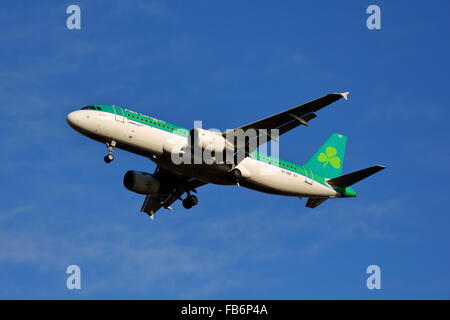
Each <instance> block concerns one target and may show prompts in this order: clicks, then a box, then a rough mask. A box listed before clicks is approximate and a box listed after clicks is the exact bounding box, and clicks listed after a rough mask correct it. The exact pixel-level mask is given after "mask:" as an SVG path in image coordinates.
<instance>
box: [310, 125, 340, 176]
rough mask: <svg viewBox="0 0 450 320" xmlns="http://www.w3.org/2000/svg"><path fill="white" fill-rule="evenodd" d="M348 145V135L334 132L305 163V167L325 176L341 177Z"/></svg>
mask: <svg viewBox="0 0 450 320" xmlns="http://www.w3.org/2000/svg"><path fill="white" fill-rule="evenodd" d="M346 145H347V137H346V136H344V135H342V134H339V133H333V134H332V135H331V136H330V137H329V138H328V139H327V141H325V143H324V144H323V145H322V146H321V147H320V148H319V150H317V151H316V153H314V155H313V156H312V157H311V158H310V159H309V160H308V161H307V162H306V163H305V167H307V168H308V169H311V170H312V172H313V173H316V174H318V175H320V176H322V177H324V178H330V179H332V178H336V177H339V176H340V175H341V174H342V166H343V165H344V154H345V147H346Z"/></svg>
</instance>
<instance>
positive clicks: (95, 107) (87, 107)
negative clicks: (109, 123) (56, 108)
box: [81, 106, 102, 111]
mask: <svg viewBox="0 0 450 320" xmlns="http://www.w3.org/2000/svg"><path fill="white" fill-rule="evenodd" d="M88 109H89V110H100V111H101V110H102V108H100V107H97V106H86V107H83V108H81V110H88Z"/></svg>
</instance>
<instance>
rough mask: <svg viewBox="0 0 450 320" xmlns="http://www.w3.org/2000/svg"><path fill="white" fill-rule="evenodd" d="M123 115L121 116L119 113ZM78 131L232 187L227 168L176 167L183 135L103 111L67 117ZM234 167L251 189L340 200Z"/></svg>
mask: <svg viewBox="0 0 450 320" xmlns="http://www.w3.org/2000/svg"><path fill="white" fill-rule="evenodd" d="M122 114H123V113H122ZM67 119H68V122H69V124H70V125H71V126H72V127H73V128H74V129H75V130H77V131H78V132H80V133H82V134H84V135H86V136H88V137H90V138H92V139H94V140H96V141H99V142H102V143H110V142H111V141H115V143H116V147H117V148H120V149H123V150H126V151H129V152H133V153H136V154H139V155H142V156H145V157H148V158H149V159H151V160H152V161H154V162H155V163H157V164H158V165H159V166H161V167H163V168H165V169H167V170H170V171H172V172H175V173H178V174H180V175H184V176H190V177H194V178H197V179H200V180H202V181H205V182H208V183H214V184H222V185H231V184H236V182H235V181H232V180H230V179H229V178H228V177H229V167H226V166H220V165H207V164H181V165H176V164H174V163H173V161H172V160H171V158H170V154H171V152H170V151H172V152H173V149H174V148H179V146H183V145H186V144H187V139H186V136H183V135H178V134H176V133H173V132H169V131H168V130H165V129H164V126H163V125H161V126H160V127H155V126H150V125H146V124H143V123H140V122H138V121H133V120H132V119H129V118H127V117H126V116H122V115H117V114H112V113H109V112H103V111H94V110H77V111H74V112H71V113H70V114H69V115H68V116H67ZM236 168H238V169H239V170H240V171H241V172H242V178H241V179H240V181H239V182H240V183H239V185H241V186H243V187H247V188H250V189H253V190H257V191H261V192H266V193H272V194H280V195H287V196H297V197H302V196H306V197H339V196H340V194H339V193H338V192H336V191H335V190H334V189H333V188H331V187H330V186H328V185H327V183H326V182H325V181H323V180H322V181H317V180H315V179H313V178H312V177H307V176H305V175H302V174H300V173H298V172H294V171H291V170H288V169H286V168H281V167H279V166H276V165H273V164H269V163H266V162H263V161H261V160H258V159H256V158H254V157H251V156H250V157H247V158H245V159H244V160H243V161H242V162H241V163H239V164H238V165H237V166H236Z"/></svg>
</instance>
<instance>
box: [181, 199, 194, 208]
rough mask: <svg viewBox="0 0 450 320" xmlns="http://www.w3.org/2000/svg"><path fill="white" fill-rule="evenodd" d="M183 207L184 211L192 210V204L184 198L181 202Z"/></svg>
mask: <svg viewBox="0 0 450 320" xmlns="http://www.w3.org/2000/svg"><path fill="white" fill-rule="evenodd" d="M183 207H184V208H185V209H190V208H192V204H191V202H190V201H189V199H188V198H186V199H184V200H183Z"/></svg>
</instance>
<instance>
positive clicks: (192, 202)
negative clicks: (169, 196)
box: [187, 195, 198, 206]
mask: <svg viewBox="0 0 450 320" xmlns="http://www.w3.org/2000/svg"><path fill="white" fill-rule="evenodd" d="M187 199H188V200H189V202H190V203H191V205H192V206H196V205H197V203H198V198H197V197H196V196H194V195H190V196H187Z"/></svg>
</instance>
